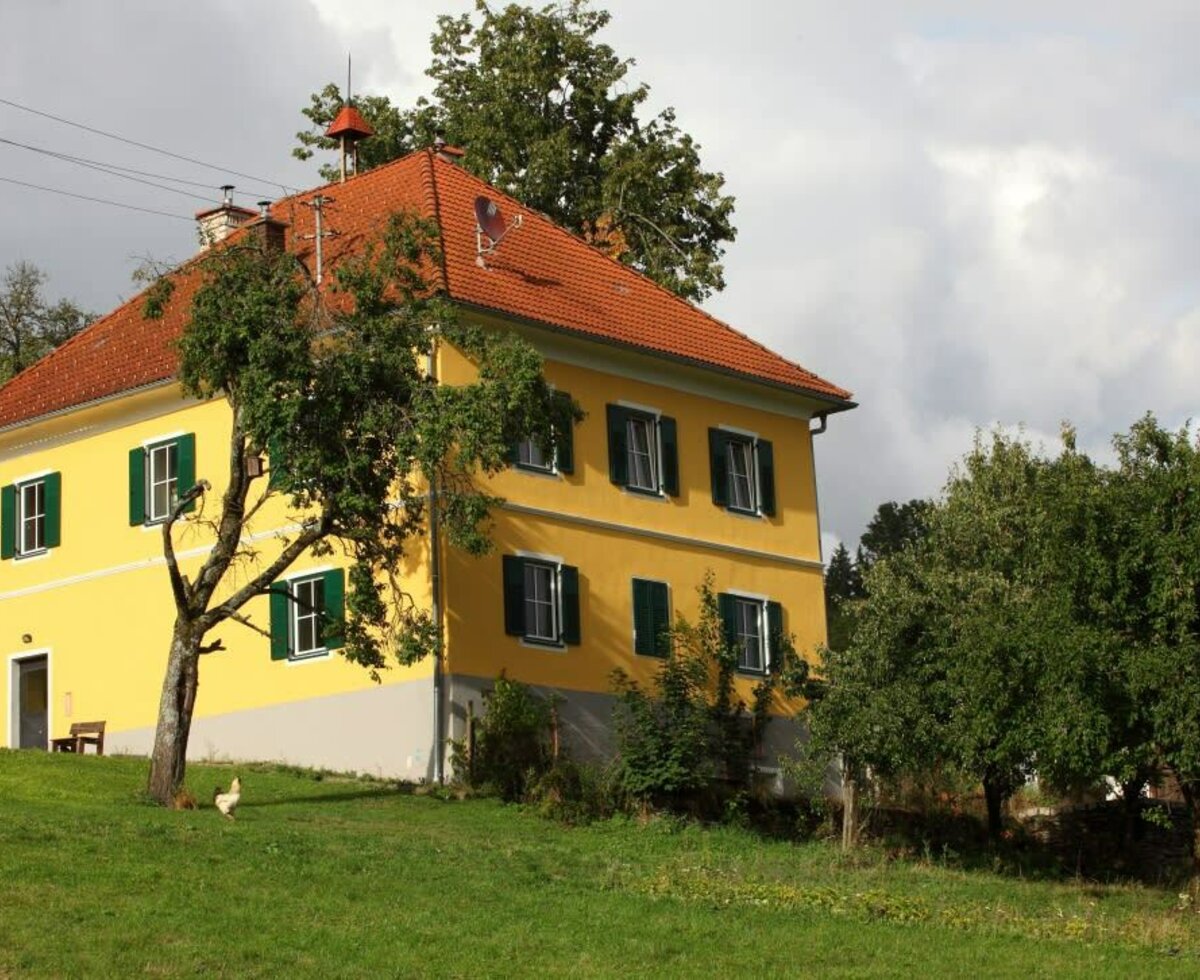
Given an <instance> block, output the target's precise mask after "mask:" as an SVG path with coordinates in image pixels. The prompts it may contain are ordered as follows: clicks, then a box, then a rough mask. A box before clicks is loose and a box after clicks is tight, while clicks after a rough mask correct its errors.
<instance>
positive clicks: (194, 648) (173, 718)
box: [147, 622, 200, 806]
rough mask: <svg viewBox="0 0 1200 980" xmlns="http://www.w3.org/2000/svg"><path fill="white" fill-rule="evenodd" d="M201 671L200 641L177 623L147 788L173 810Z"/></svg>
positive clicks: (183, 765) (184, 626) (184, 765)
mask: <svg viewBox="0 0 1200 980" xmlns="http://www.w3.org/2000/svg"><path fill="white" fill-rule="evenodd" d="M199 667H200V639H199V637H197V636H195V635H194V634H193V633H192V632H191V631H190V630H189V629H188V628H187V626H186V625H184V624H181V623H178V622H177V623H176V624H175V633H174V636H173V637H172V638H171V652H170V654H169V655H168V657H167V672H166V676H164V677H163V687H162V697H161V699H160V700H159V705H158V727H157V728H156V729H155V732H154V750H153V752H152V753H151V755H150V780H149V783H148V785H147V791H148V792H149V793H150V795H151V796H152V797H153V798H154V799H155V800H157V801H158V802H159V803H161V804H163V805H164V806H170V804H171V803H172V801H173V800H174V799H175V794H176V793H177V792H178V791H179V790H180V789H181V788H182V786H183V777H184V771H185V767H186V765H187V745H188V736H189V734H190V733H191V730H192V711H193V709H194V708H195V705H196V687H197V684H198V682H199Z"/></svg>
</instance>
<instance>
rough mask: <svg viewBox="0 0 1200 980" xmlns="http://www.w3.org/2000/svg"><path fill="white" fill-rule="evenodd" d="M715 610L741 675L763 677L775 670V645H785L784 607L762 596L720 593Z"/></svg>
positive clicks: (776, 653) (776, 651) (776, 665)
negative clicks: (718, 614)
mask: <svg viewBox="0 0 1200 980" xmlns="http://www.w3.org/2000/svg"><path fill="white" fill-rule="evenodd" d="M717 609H718V611H719V612H720V616H721V625H722V629H723V630H724V633H725V638H726V641H727V642H728V643H729V644H730V645H731V646H732V647H733V653H734V655H735V656H736V658H737V669H738V670H739V671H740V672H742V673H747V674H766V673H769V672H770V671H771V670H773V669H775V668H776V667H778V664H777V663H776V662H775V661H776V659H777V656H778V655H779V652H778V649H777V645H778V644H780V643H786V641H787V637H786V635H785V634H784V632H783V607H782V606H780V604H779V603H778V602H774V601H772V600H770V599H768V598H766V597H765V596H758V595H750V594H746V593H738V592H722V593H719V594H718V595H717Z"/></svg>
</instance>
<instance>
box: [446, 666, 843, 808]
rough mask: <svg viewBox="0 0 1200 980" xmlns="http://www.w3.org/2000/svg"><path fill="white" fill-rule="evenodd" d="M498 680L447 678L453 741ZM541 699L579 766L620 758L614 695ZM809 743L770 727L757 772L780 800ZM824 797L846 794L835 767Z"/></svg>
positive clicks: (782, 722) (557, 691)
mask: <svg viewBox="0 0 1200 980" xmlns="http://www.w3.org/2000/svg"><path fill="white" fill-rule="evenodd" d="M494 684H495V678H491V677H472V676H468V675H464V674H453V675H451V676H449V677H448V678H447V684H446V686H447V689H448V691H449V694H450V706H449V712H448V717H449V736H450V738H452V739H461V738H462V737H463V736H464V735H465V734H466V725H467V711H468V704H473V705H474V709H475V715H476V716H477V717H478V716H479V715H482V714H483V713H484V712H485V711H486V707H485V705H484V694H485V693H486V692H488V691H490V690H491V689H492V686H493V685H494ZM531 687H532V689H533V691H534V692H535V693H537V694H538V695H539V696H541V697H553V698H555V699H556V701H557V703H558V720H559V736H560V738H561V740H562V745H563V747H564V749H565V750H566V752H567V753H568V754H569V756H570V757H571V758H572V759H575V760H577V761H580V762H604V761H607V760H609V759H611V758H612V757H613V755H614V754H615V753H616V743H615V740H614V737H613V727H612V723H613V709H614V708H616V706H617V698H616V696H615V695H613V694H597V693H594V692H590V691H571V690H566V689H563V688H553V687H542V686H540V685H531ZM805 739H807V730H806V728H805V726H804V725H803V724H802V723H801V722H799V721H796V720H795V719H792V718H772V719H771V722H770V724H768V725H767V729H766V733H765V736H764V738H763V745H762V749H761V751H760V753H759V756H758V760H757V767H758V769H759V772H760V773H761V775H762V777H763V782H764V784H765V786H766V788H768V789H769V790H770V791H772V792H774V793H775V794H777V795H781V796H790V795H794V794H795V787H794V786H793V785H792V784H791V783H790V782H789V781H788V780H786V779H785V777H784V775H783V772H782V769H781V766H780V759H781V758H784V759H787V758H791V757H793V756H795V754H796V743H797V742H799V741H803V740H805ZM825 793H826V795H832V796H835V797H838V796H840V795H841V784H840V777H839V776H838V774H837V769H836V767H834V766H832V765H831V767H830V769H829V770H828V771H827V773H826V777H825Z"/></svg>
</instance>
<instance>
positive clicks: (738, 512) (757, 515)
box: [723, 506, 766, 521]
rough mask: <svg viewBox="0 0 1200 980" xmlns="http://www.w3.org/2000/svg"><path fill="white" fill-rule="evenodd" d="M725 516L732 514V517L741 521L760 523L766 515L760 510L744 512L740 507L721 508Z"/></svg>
mask: <svg viewBox="0 0 1200 980" xmlns="http://www.w3.org/2000/svg"><path fill="white" fill-rule="evenodd" d="M723 509H724V511H725V513H726V514H732V515H733V516H734V517H740V518H742V519H743V520H751V521H761V520H762V519H763V518H764V517H765V516H766V515H765V514H763V512H762V511H761V510H745V509H743V508H741V507H729V506H726V507H725V508H723Z"/></svg>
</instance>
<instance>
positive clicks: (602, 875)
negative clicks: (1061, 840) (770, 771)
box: [0, 751, 1200, 978]
mask: <svg viewBox="0 0 1200 980" xmlns="http://www.w3.org/2000/svg"><path fill="white" fill-rule="evenodd" d="M235 772H236V773H238V774H240V775H241V777H242V781H243V798H242V805H241V807H240V808H239V810H238V811H237V819H236V820H235V821H228V820H225V819H223V818H222V817H221V816H220V815H219V814H218V813H217V812H216V810H214V809H213V807H212V806H211V804H210V803H208V798H209V797H211V788H212V787H213V786H215V785H218V784H220V785H222V786H227V785H228V784H229V780H230V779H231V778H232V776H233V775H234V773H235ZM145 775H146V764H145V762H144V760H139V759H123V758H96V757H87V756H85V757H74V756H68V755H58V756H51V755H47V754H44V753H30V752H20V753H19V752H11V751H0V977H27V976H32V977H107V976H113V977H135V976H168V977H174V976H198V975H210V976H211V975H217V976H231V977H260V976H261V977H279V976H322V977H329V976H339V977H340V976H371V977H378V976H398V977H421V976H431V977H524V976H571V977H573V978H579V977H609V976H614V977H615V976H624V977H628V976H646V977H651V976H653V977H709V976H711V977H717V976H722V977H730V976H738V977H772V976H779V977H797V976H799V977H803V976H820V977H838V976H853V977H858V976H905V975H907V976H913V977H919V976H966V975H975V976H978V977H985V976H986V977H1008V976H1012V977H1041V976H1047V977H1048V976H1054V977H1064V976H1065V977H1072V976H1092V977H1096V976H1102V975H1103V976H1164V977H1171V976H1180V977H1184V976H1188V977H1194V976H1197V975H1200V916H1198V915H1197V914H1196V912H1195V911H1194V910H1193V909H1192V908H1191V907H1190V906H1189V905H1188V903H1187V902H1186V900H1185V899H1182V898H1181V897H1180V895H1178V894H1177V893H1176V892H1174V891H1170V890H1161V889H1155V888H1150V887H1146V886H1140V885H1100V884H1095V883H1089V882H1085V881H1073V880H1068V881H1063V880H1049V881H1047V880H1028V879H1021V878H1020V877H1016V876H1013V875H1001V874H995V873H992V872H990V871H979V870H965V869H963V868H961V867H956V866H955V865H954V863H953V862H952V861H947V860H938V859H937V858H936V857H932V856H931V857H929V858H928V859H926V860H912V859H906V860H889V859H888V857H887V855H886V854H884V853H882V852H881V851H877V850H872V849H866V850H864V851H862V852H860V853H858V854H855V855H852V856H851V857H849V858H847V857H844V856H843V855H841V854H840V853H839V852H838V851H837V849H836V848H834V847H833V846H831V845H829V844H826V843H822V842H812V843H801V844H794V843H787V842H781V841H771V840H764V839H762V838H760V837H758V836H756V835H754V834H753V833H751V832H749V831H743V830H738V829H731V828H703V827H698V826H695V825H691V824H686V823H680V822H677V821H674V820H667V819H650V820H645V821H638V820H629V819H620V820H610V821H605V822H602V823H598V824H594V825H592V826H587V827H563V826H560V825H558V824H555V823H552V822H549V821H547V820H545V819H543V818H541V817H540V816H538V815H537V814H535V813H532V812H529V811H527V810H524V809H522V808H519V807H512V806H504V805H501V804H499V803H496V802H494V801H491V800H479V799H474V800H456V799H444V798H438V797H437V796H434V795H421V794H419V793H414V792H413V791H412V790H411V789H405V788H403V787H401V788H397V787H395V786H392V785H388V784H384V783H378V782H367V781H359V780H354V779H339V778H335V777H329V776H326V777H320V776H317V775H314V774H311V773H305V772H289V771H286V770H282V769H280V768H278V767H269V766H240V767H237V768H236V769H234V768H233V767H230V766H200V765H196V766H193V767H192V768H191V769H190V770H189V783H190V785H191V786H192V787H194V788H195V789H196V790H197V792H198V795H201V796H202V797H203V799H202V802H201V808H200V809H198V810H194V811H183V812H170V811H166V810H162V809H159V808H157V807H154V806H151V805H148V804H147V803H146V802H145V800H144V798H143V797H142V795H141V788H142V784H143V782H144V780H145ZM201 787H206V788H207V791H206V792H204V793H200V792H199V790H200V788H201Z"/></svg>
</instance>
